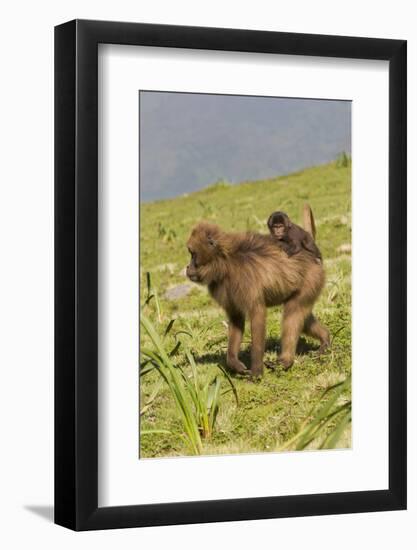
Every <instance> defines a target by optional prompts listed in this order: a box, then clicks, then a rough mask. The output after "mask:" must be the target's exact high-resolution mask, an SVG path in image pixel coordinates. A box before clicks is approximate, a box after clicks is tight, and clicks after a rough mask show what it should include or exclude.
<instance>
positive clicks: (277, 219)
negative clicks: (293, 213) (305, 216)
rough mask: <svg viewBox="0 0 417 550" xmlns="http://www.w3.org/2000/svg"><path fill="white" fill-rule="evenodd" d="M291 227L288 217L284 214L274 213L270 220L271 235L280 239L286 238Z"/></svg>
mask: <svg viewBox="0 0 417 550" xmlns="http://www.w3.org/2000/svg"><path fill="white" fill-rule="evenodd" d="M290 225H291V224H290V220H289V218H288V216H287V215H286V214H284V213H283V212H274V213H273V214H271V216H270V217H269V220H268V228H269V231H270V233H271V235H274V236H275V237H277V238H278V239H283V238H284V236H285V234H286V232H287V230H288V228H289V227H290Z"/></svg>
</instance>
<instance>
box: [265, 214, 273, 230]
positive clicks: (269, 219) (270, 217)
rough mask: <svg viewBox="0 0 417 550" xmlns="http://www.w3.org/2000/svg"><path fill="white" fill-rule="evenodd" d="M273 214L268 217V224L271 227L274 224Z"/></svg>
mask: <svg viewBox="0 0 417 550" xmlns="http://www.w3.org/2000/svg"><path fill="white" fill-rule="evenodd" d="M272 216H273V214H271V215H270V216H269V218H268V221H267V222H266V225H267V226H268V227H269V228H270V229H271V225H272Z"/></svg>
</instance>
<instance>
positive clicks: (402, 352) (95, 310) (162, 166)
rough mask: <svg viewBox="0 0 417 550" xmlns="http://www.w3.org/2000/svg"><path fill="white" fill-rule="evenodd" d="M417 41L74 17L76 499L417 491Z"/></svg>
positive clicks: (103, 524) (72, 437) (59, 38)
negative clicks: (412, 470) (413, 394)
mask: <svg viewBox="0 0 417 550" xmlns="http://www.w3.org/2000/svg"><path fill="white" fill-rule="evenodd" d="M406 112H407V109H406V42H405V41H403V40H385V39H384V40H382V39H377V38H356V37H340V36H319V35H306V34H288V33H279V32H264V31H247V30H237V29H216V28H195V27H178V26H164V25H148V24H141V23H140V24H139V23H116V22H105V21H80V20H76V21H70V22H68V23H65V24H63V25H60V26H58V27H56V29H55V197H56V199H55V270H56V271H55V304H56V310H55V522H56V523H57V524H60V525H63V526H65V527H68V528H71V529H74V530H91V529H107V528H123V527H140V526H152V525H168V524H179V523H199V522H215V521H236V520H249V519H262V518H278V517H289V516H307V515H323V514H339V513H353V512H371V511H383V510H402V509H405V508H406Z"/></svg>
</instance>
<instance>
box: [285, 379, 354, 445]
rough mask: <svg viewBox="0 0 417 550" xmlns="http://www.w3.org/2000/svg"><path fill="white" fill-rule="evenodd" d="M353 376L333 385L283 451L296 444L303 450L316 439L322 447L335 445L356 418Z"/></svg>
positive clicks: (318, 401) (324, 393) (325, 392)
mask: <svg viewBox="0 0 417 550" xmlns="http://www.w3.org/2000/svg"><path fill="white" fill-rule="evenodd" d="M346 392H348V394H349V395H351V377H350V376H349V377H348V378H346V380H344V381H343V382H338V383H337V384H334V385H332V386H329V387H328V388H327V389H326V390H325V391H324V392H323V393H322V394H321V396H320V397H319V399H318V400H317V402H316V403H315V404H314V406H313V407H312V409H311V410H310V412H309V414H308V415H307V417H306V419H305V420H304V422H303V423H302V424H301V426H300V428H299V429H298V431H297V433H296V434H295V435H294V436H293V437H292V438H291V439H289V440H288V441H287V442H286V443H284V444H283V445H281V447H280V448H279V450H280V451H283V450H287V449H289V448H295V450H297V451H299V450H302V449H305V448H306V447H308V446H309V445H311V444H312V443H313V442H315V443H316V444H317V446H318V448H319V449H333V448H334V447H335V446H336V444H337V442H338V441H339V440H340V438H341V436H342V435H343V433H344V431H345V429H346V428H347V427H348V426H349V424H350V423H351V422H352V401H351V399H349V400H344V399H343V394H344V393H346Z"/></svg>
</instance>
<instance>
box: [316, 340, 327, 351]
mask: <svg viewBox="0 0 417 550" xmlns="http://www.w3.org/2000/svg"><path fill="white" fill-rule="evenodd" d="M329 348H330V341H328V340H326V341H325V342H322V343H321V344H320V347H319V349H318V350H317V354H318V355H321V354H322V353H325V352H326V351H327V350H328V349H329Z"/></svg>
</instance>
